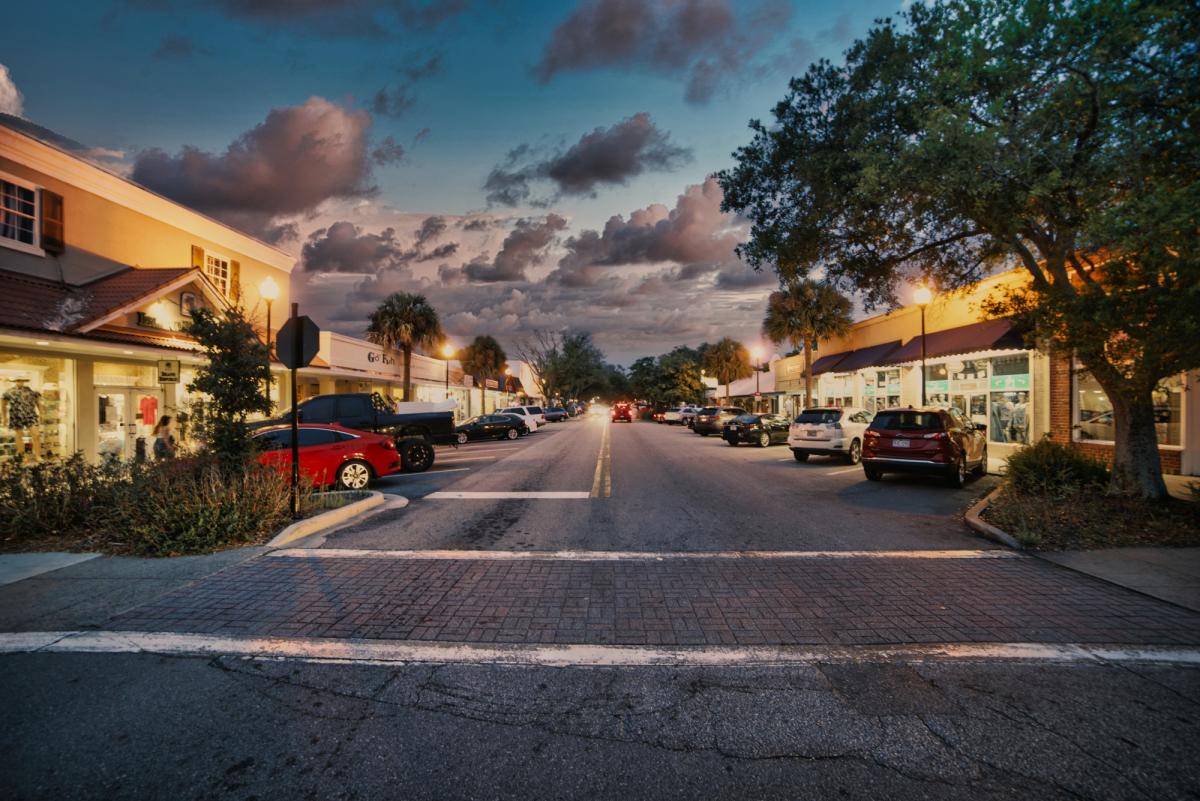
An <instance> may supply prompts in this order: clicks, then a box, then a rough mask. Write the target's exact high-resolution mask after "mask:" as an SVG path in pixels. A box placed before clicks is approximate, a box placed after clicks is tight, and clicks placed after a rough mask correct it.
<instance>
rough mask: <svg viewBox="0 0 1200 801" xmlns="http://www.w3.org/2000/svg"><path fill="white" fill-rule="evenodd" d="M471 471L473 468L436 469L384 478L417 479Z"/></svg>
mask: <svg viewBox="0 0 1200 801" xmlns="http://www.w3.org/2000/svg"><path fill="white" fill-rule="evenodd" d="M470 469H471V468H469V467H452V468H450V469H449V470H438V469H437V468H434V469H433V470H426V471H425V472H424V473H389V474H388V475H386V476H384V478H417V477H419V476H431V475H435V474H437V473H462V472H465V471H467V470H470Z"/></svg>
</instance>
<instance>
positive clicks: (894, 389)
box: [887, 378, 900, 395]
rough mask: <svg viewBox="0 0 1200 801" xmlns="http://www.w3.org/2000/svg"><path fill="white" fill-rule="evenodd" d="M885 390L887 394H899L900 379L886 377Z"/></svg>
mask: <svg viewBox="0 0 1200 801" xmlns="http://www.w3.org/2000/svg"><path fill="white" fill-rule="evenodd" d="M887 392H888V394H889V395H898V394H900V379H899V378H889V379H888V382H887Z"/></svg>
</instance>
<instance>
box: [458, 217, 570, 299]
mask: <svg viewBox="0 0 1200 801" xmlns="http://www.w3.org/2000/svg"><path fill="white" fill-rule="evenodd" d="M566 227H567V221H566V220H565V219H563V218H562V217H560V216H558V215H557V214H547V215H546V216H545V217H543V218H540V219H539V218H525V219H521V220H517V224H516V226H515V227H514V228H513V230H512V232H511V233H510V234H509V235H508V236H507V237H506V238H505V240H504V244H503V246H501V248H500V252H499V253H497V254H496V258H495V259H492V260H491V261H488V260H487V259H486V258H482V257H481V258H477V259H475V260H474V261H471V262H468V263H467V264H466V265H464V266H463V268H462V271H463V274H464V275H465V276H466V277H467V278H469V279H470V280H472V281H478V282H481V283H495V282H498V281H524V280H526V273H525V271H526V270H527V269H528V268H530V267H534V266H537V265H539V264H541V263H542V262H543V261H544V260H545V258H546V249H547V248H548V247H549V245H550V244H551V243H553V242H554V238H555V235H556V234H557V233H558V232H559V231H561V230H563V229H564V228H566Z"/></svg>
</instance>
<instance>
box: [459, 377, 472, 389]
mask: <svg viewBox="0 0 1200 801" xmlns="http://www.w3.org/2000/svg"><path fill="white" fill-rule="evenodd" d="M462 383H463V386H464V387H466V388H467V389H470V388H471V387H473V386H475V376H473V375H464V376H463V377H462Z"/></svg>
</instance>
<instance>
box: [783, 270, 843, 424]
mask: <svg viewBox="0 0 1200 801" xmlns="http://www.w3.org/2000/svg"><path fill="white" fill-rule="evenodd" d="M852 322H853V318H852V317H851V315H850V299H849V298H847V297H846V296H845V295H843V294H842V293H840V292H838V291H837V289H835V288H834V287H832V286H830V285H829V284H827V283H825V282H823V281H814V280H812V279H811V278H797V279H793V280H791V281H789V282H787V283H786V284H785V285H784V286H783V288H782V289H780V290H779V291H777V292H772V293H771V295H770V297H768V298H767V314H766V317H764V318H763V326H762V330H763V335H764V336H766V337H767V339H769V340H771V341H772V342H774V343H775V344H777V345H778V344H782V343H784V342H786V343H788V344H790V345H791V346H792V347H793V348H794V349H796V350H800V349H803V350H804V402H805V403H808V404H811V403H813V400H812V397H813V391H812V378H813V377H812V354H813V350H814V348H815V347H816V343H817V342H818V341H820V340H822V339H831V338H833V337H840V336H844V335H845V334H846V332H848V331H849V330H850V325H851V323H852Z"/></svg>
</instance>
